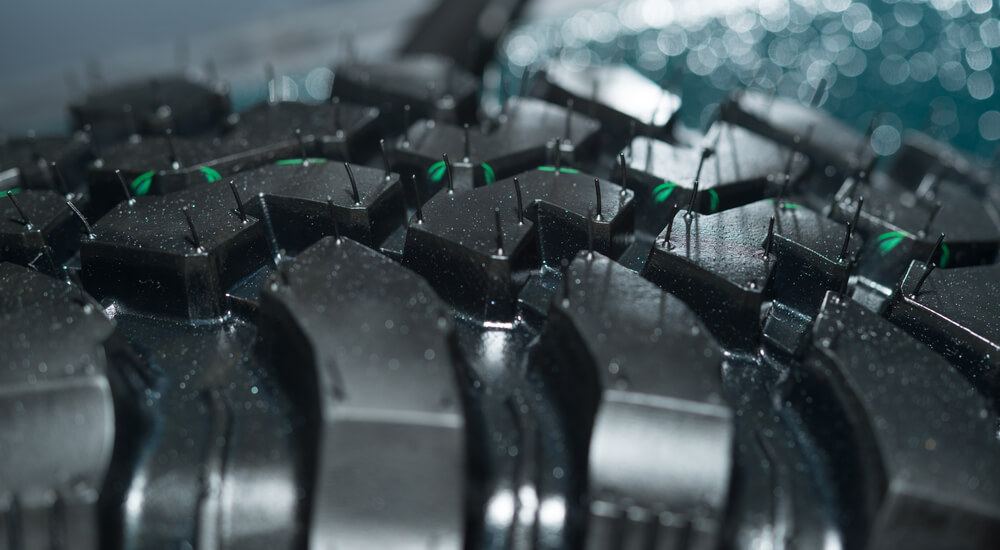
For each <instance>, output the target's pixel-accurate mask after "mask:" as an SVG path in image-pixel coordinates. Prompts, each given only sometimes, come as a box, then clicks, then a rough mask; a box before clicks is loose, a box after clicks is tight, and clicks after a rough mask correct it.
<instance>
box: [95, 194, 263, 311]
mask: <svg viewBox="0 0 1000 550" xmlns="http://www.w3.org/2000/svg"><path fill="white" fill-rule="evenodd" d="M234 206H235V200H234V199H233V196H232V193H231V191H230V190H229V189H228V188H227V186H225V185H222V184H221V183H220V184H216V185H214V186H210V187H208V188H206V189H202V188H192V189H187V190H185V191H181V192H178V193H173V194H171V195H168V196H158V197H139V198H138V199H136V200H135V201H132V202H129V201H126V202H123V203H121V204H119V205H118V206H117V207H115V208H114V210H112V211H111V212H109V213H108V214H107V215H105V216H104V217H103V218H101V219H100V220H99V221H98V222H97V223H96V224H94V226H93V228H94V235H93V236H92V237H91V236H85V237H84V238H83V239H82V240H81V243H80V262H81V266H82V267H81V271H82V277H83V281H84V283H85V284H86V286H87V289H88V291H90V292H91V293H92V294H94V296H95V297H97V298H98V299H100V300H104V299H113V300H116V301H118V302H120V303H121V305H123V306H124V307H126V308H135V309H138V310H143V311H155V312H158V313H160V314H163V315H168V316H174V317H178V316H179V317H187V318H192V319H208V318H214V317H219V316H220V315H222V313H223V312H224V308H223V306H224V301H225V291H226V289H228V288H229V287H231V286H233V285H234V284H235V283H236V282H237V281H239V280H240V279H242V278H243V277H245V276H246V275H249V274H250V273H252V272H253V271H255V270H257V269H258V268H259V267H260V266H261V265H263V264H264V263H265V262H266V261H267V257H268V251H267V241H266V239H265V227H264V223H263V222H261V221H260V220H258V219H257V218H254V217H251V216H247V219H246V221H242V220H241V218H240V215H239V213H238V212H237V211H236V209H235V208H234ZM184 208H187V209H188V214H189V215H190V217H191V225H193V226H194V233H192V229H191V226H190V225H188V222H187V219H186V217H185V214H184Z"/></svg>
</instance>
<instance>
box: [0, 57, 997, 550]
mask: <svg viewBox="0 0 1000 550" xmlns="http://www.w3.org/2000/svg"><path fill="white" fill-rule="evenodd" d="M403 68H408V69H407V70H403ZM415 68H417V69H419V70H417V69H415ZM601 71H602V72H598V73H597V74H588V73H582V74H569V75H567V74H562V73H560V72H559V71H558V70H557V68H546V69H545V70H542V71H540V72H538V74H536V75H535V76H534V81H533V83H532V84H531V85H530V86H527V85H526V86H525V89H530V90H531V96H532V97H514V98H511V99H510V100H509V101H508V102H507V103H506V104H505V107H504V109H503V114H502V116H500V117H499V118H495V119H488V118H487V117H485V116H484V115H483V114H482V113H477V112H476V108H475V105H476V95H477V92H478V90H477V84H476V83H477V82H478V81H479V80H480V75H472V74H469V73H467V72H465V71H464V70H463V69H461V68H460V67H457V66H455V65H454V64H453V63H452V62H451V61H448V60H446V59H444V58H441V57H436V56H432V55H424V56H420V57H413V58H410V57H402V58H400V59H398V60H394V61H391V62H386V63H369V64H365V63H352V64H351V65H350V66H347V67H342V68H338V70H337V75H338V76H337V79H336V81H335V83H334V85H333V90H332V99H331V101H330V102H327V103H324V104H322V105H304V104H298V103H290V102H277V103H265V104H261V105H257V106H255V107H251V108H250V109H249V110H246V111H244V112H241V113H239V115H238V116H235V115H232V114H231V113H230V110H229V109H230V102H229V98H228V96H227V95H225V93H224V92H222V91H220V90H219V89H217V88H213V87H210V86H205V85H202V84H200V83H197V82H194V81H188V80H184V79H180V78H178V79H164V80H160V81H159V83H156V84H151V83H138V84H134V85H128V86H123V87H122V88H120V89H116V90H111V91H108V92H106V94H105V95H103V96H100V97H96V98H92V99H91V100H90V102H89V103H86V102H84V103H79V104H74V105H73V106H72V108H71V109H72V113H73V117H74V120H75V123H76V124H77V125H79V127H80V131H79V132H78V133H76V134H74V135H73V136H72V137H62V138H60V137H58V136H55V137H52V138H45V139H43V140H40V141H39V140H37V139H25V140H13V141H11V143H10V144H9V146H8V147H7V149H6V150H5V152H4V156H2V157H0V172H2V173H4V174H7V176H5V177H6V179H2V180H0V188H2V189H3V192H4V194H5V195H7V196H8V197H10V198H9V199H8V198H5V199H4V202H3V203H2V204H0V216H2V217H0V260H2V262H3V263H0V288H2V292H0V326H2V330H0V456H2V457H3V458H2V459H0V460H2V464H3V467H2V468H0V548H9V549H11V550H14V549H17V550H21V549H29V548H32V549H33V548H82V549H86V548H103V549H119V548H122V549H144V548H198V549H202V548H241V549H256V548H260V549H275V548H305V547H308V548H317V549H321V548H322V549H333V548H350V549H366V548H373V549H374V548H442V549H444V548H456V549H457V548H465V549H507V548H510V549H523V548H551V549H562V548H587V549H603V548H623V549H649V548H677V549H688V548H692V549H693V548H699V549H701V548H757V547H761V546H762V545H771V546H774V547H778V546H781V547H795V548H816V547H820V546H822V547H824V548H827V547H834V546H835V545H838V544H839V545H841V546H843V547H847V548H861V547H865V548H945V547H947V548H988V547H991V546H992V545H994V544H995V542H994V541H996V540H997V539H998V537H1000V479H998V475H997V472H1000V468H998V465H1000V459H998V457H1000V448H998V444H1000V442H998V427H1000V424H998V422H997V411H998V404H1000V401H998V398H1000V362H998V361H1000V325H998V322H997V319H1000V305H998V304H1000V290H998V288H1000V287H998V285H997V284H996V281H997V280H998V279H997V278H998V276H1000V273H998V270H1000V267H998V264H997V263H996V261H997V253H998V249H1000V225H998V221H997V220H1000V216H998V215H997V214H998V212H997V208H998V204H997V197H1000V195H998V193H997V192H996V188H995V185H996V183H995V182H992V181H988V176H983V175H982V174H983V172H982V170H980V169H979V168H978V167H977V165H975V163H974V161H971V160H969V159H967V158H965V157H962V156H959V157H958V158H961V159H962V161H961V162H955V160H954V159H955V158H956V155H961V153H958V152H957V151H953V150H947V149H946V146H945V145H944V144H940V143H938V142H936V141H934V140H933V139H932V138H930V137H928V136H925V135H922V134H917V133H910V134H907V135H906V137H905V140H904V145H903V150H902V151H901V152H900V153H899V155H898V156H897V160H896V161H895V163H894V164H893V165H892V166H891V167H890V168H888V169H886V170H881V169H878V168H876V167H875V161H876V159H877V158H878V156H877V155H876V154H875V152H874V151H873V150H872V149H871V147H870V145H869V142H868V136H866V135H862V134H859V133H857V132H856V131H854V130H853V129H851V128H849V127H847V126H846V125H844V124H842V123H841V122H838V121H837V120H835V119H834V118H832V117H831V116H829V115H827V114H825V113H824V112H822V111H821V110H820V109H818V108H816V107H814V106H811V105H805V104H801V103H799V102H798V101H793V100H789V99H784V98H774V97H769V96H768V95H767V94H763V93H760V92H757V91H754V90H752V89H748V90H742V91H739V92H737V93H734V94H733V95H732V96H731V97H730V98H729V99H728V100H727V101H726V102H724V104H723V105H722V106H721V108H720V109H719V110H718V116H717V117H716V119H714V120H713V121H712V124H711V126H710V127H709V129H708V130H707V131H706V132H704V133H703V134H701V133H698V132H696V131H694V130H691V129H690V128H686V127H684V126H683V124H681V123H680V122H679V121H678V119H677V115H678V113H680V112H681V111H682V110H683V106H682V99H683V98H681V97H679V96H676V95H673V94H671V93H669V92H661V91H659V87H658V86H657V85H656V84H655V83H653V82H651V81H648V80H645V79H644V78H643V77H642V76H641V75H639V74H638V73H635V72H634V71H631V70H629V69H627V68H625V67H623V66H622V67H617V68H614V69H602V70H601ZM588 78H589V79H598V78H599V79H604V80H605V81H612V80H615V79H621V81H622V82H627V83H629V85H630V86H634V87H636V89H652V90H656V93H654V94H653V97H655V98H659V99H655V100H654V101H653V102H652V103H643V104H641V105H634V106H633V107H634V109H633V110H632V111H627V110H623V109H621V108H616V106H615V104H614V102H613V101H611V99H613V98H608V97H605V96H602V95H600V94H595V95H591V94H589V88H588V87H587V86H584V85H583V84H581V82H580V80H586V79H588ZM574 79H576V80H574ZM428 83H430V85H428ZM152 89H155V90H156V93H157V94H159V95H158V96H157V97H158V101H174V102H177V103H178V105H183V108H176V109H173V111H172V112H173V117H174V118H173V119H171V120H166V121H164V120H161V119H160V118H158V115H157V111H156V107H157V104H156V102H155V101H151V100H150V97H149V95H150V94H151V93H153V92H152V91H151V90H152ZM581 89H584V90H588V91H587V92H580V91H579V90H581ZM663 94H667V95H666V96H664V95H663ZM640 95H641V94H640ZM122 97H125V98H130V99H129V101H128V103H129V104H130V105H133V106H135V111H134V113H133V114H132V115H131V116H132V117H134V119H129V118H123V115H122V114H121V113H119V112H117V111H115V110H114V109H109V108H107V107H106V104H107V103H108V102H112V101H114V102H118V101H120V100H121V98H122ZM646 97H649V96H648V94H647V95H646ZM644 110H645V111H644ZM646 111H648V112H652V113H653V116H652V117H651V118H650V119H640V118H637V117H636V116H635V115H634V113H635V112H646ZM649 120H652V122H649ZM136 121H138V122H136ZM84 126H86V127H87V129H88V130H89V133H88V132H84V131H83V130H84ZM165 128H167V129H172V128H177V129H181V130H182V131H178V132H177V133H176V135H174V134H173V132H167V133H166V134H164V133H163V131H164V129H165ZM143 133H145V134H143ZM130 134H131V135H132V137H129V135H130ZM93 144H98V145H99V147H91V145H93ZM942 151H946V152H947V153H948V154H947V155H945V154H943V153H942ZM442 154H444V156H442ZM49 160H54V161H55V164H50V163H49V162H47V161H49ZM43 161H44V162H43ZM63 167H65V168H63ZM8 168H10V169H13V171H10V172H8V171H7V169H8ZM938 235H942V238H940V239H939V238H938Z"/></svg>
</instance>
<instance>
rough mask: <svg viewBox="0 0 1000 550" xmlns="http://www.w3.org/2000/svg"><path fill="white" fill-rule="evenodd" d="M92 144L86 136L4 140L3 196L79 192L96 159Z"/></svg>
mask: <svg viewBox="0 0 1000 550" xmlns="http://www.w3.org/2000/svg"><path fill="white" fill-rule="evenodd" d="M90 140H91V138H90V136H89V135H88V134H85V133H83V132H76V133H74V134H73V135H71V136H58V135H52V136H28V137H23V138H14V139H8V138H6V137H5V136H0V194H3V192H4V191H7V190H12V189H17V190H18V191H23V190H25V189H43V190H44V189H49V190H52V191H56V192H58V193H61V194H66V193H70V192H75V191H78V190H79V189H80V188H82V187H83V186H84V184H85V182H86V172H87V163H88V162H90V161H91V160H92V159H93V157H94V149H93V148H92V145H91V141H90ZM53 162H54V163H56V166H57V167H58V170H59V173H58V175H57V174H56V173H55V171H54V170H53V168H52V163H53ZM58 176H62V178H63V180H64V181H65V187H64V186H63V185H64V184H63V183H62V182H61V181H59V178H58Z"/></svg>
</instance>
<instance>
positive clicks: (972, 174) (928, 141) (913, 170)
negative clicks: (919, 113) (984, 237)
mask: <svg viewBox="0 0 1000 550" xmlns="http://www.w3.org/2000/svg"><path fill="white" fill-rule="evenodd" d="M890 173H891V174H892V177H893V178H894V179H896V180H897V181H899V182H900V183H902V184H903V185H905V186H907V187H908V188H910V189H912V190H914V191H916V190H918V189H919V188H920V186H921V185H922V184H923V182H924V181H926V178H928V177H931V178H933V177H939V178H942V179H948V180H952V181H956V182H959V183H961V184H967V185H970V186H972V187H985V186H988V185H989V184H990V183H992V182H994V181H996V173H995V171H991V170H990V168H989V167H987V166H984V165H982V164H980V163H978V162H976V161H975V160H974V159H972V158H970V157H969V155H967V154H966V153H963V152H962V151H959V150H958V149H956V148H955V147H953V146H952V145H950V144H948V143H945V142H943V141H938V140H936V139H934V138H932V137H931V136H929V135H927V134H925V133H923V132H918V131H916V130H905V131H904V132H903V145H902V147H900V148H899V152H897V153H896V154H895V155H894V157H893V162H892V167H891V168H890Z"/></svg>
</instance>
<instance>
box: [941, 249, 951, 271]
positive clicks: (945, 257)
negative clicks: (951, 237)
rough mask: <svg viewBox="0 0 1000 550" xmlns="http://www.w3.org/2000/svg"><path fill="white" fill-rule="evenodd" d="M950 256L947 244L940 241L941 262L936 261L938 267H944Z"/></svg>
mask: <svg viewBox="0 0 1000 550" xmlns="http://www.w3.org/2000/svg"><path fill="white" fill-rule="evenodd" d="M950 258H951V250H950V249H949V248H948V245H946V244H944V243H941V262H939V263H938V267H944V266H945V265H946V264H947V263H948V260H949V259H950Z"/></svg>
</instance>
